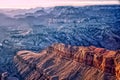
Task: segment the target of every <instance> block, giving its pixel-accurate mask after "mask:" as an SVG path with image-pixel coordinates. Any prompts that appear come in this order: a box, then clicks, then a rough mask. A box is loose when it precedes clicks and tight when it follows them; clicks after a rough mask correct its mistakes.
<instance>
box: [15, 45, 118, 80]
mask: <svg viewBox="0 0 120 80" xmlns="http://www.w3.org/2000/svg"><path fill="white" fill-rule="evenodd" d="M14 62H15V65H16V67H17V70H18V72H19V73H20V75H21V76H22V78H23V79H24V80H120V50H116V51H113V50H107V49H104V48H97V47H94V46H89V47H84V46H71V45H65V44H63V43H55V44H53V45H51V46H49V47H48V48H46V49H44V50H42V51H41V52H40V53H35V52H31V51H27V50H23V51H19V52H18V53H17V55H16V56H15V57H14Z"/></svg>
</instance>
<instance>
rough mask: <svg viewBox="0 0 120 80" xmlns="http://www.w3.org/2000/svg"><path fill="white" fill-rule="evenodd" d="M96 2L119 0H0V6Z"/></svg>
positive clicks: (38, 5) (21, 6) (117, 2)
mask: <svg viewBox="0 0 120 80" xmlns="http://www.w3.org/2000/svg"><path fill="white" fill-rule="evenodd" d="M96 4H98V5H99V4H102V5H103V4H119V0H0V8H21V9H29V8H35V7H52V6H67V5H68V6H70V5H72V6H85V5H96Z"/></svg>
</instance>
